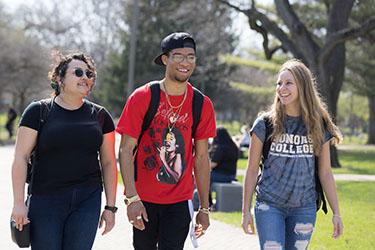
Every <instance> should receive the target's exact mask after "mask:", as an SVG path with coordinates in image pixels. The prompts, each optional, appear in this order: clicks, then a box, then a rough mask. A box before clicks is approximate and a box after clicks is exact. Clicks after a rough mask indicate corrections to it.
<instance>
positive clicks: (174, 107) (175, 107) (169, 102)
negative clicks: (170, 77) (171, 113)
mask: <svg viewBox="0 0 375 250" xmlns="http://www.w3.org/2000/svg"><path fill="white" fill-rule="evenodd" d="M163 86H164V89H165V94H166V99H167V102H168V104H169V106H171V108H172V109H177V108H179V107H181V106H182V105H183V104H184V102H185V99H186V96H187V85H186V88H185V93H184V94H185V95H184V99H183V100H182V102H181V103H180V104H179V105H177V106H173V105H172V103H171V101H170V100H169V94H168V91H167V87H166V86H165V81H163Z"/></svg>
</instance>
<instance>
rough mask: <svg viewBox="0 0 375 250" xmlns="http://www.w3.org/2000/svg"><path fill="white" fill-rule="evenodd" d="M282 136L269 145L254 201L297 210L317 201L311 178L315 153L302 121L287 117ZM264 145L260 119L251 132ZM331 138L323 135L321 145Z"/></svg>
mask: <svg viewBox="0 0 375 250" xmlns="http://www.w3.org/2000/svg"><path fill="white" fill-rule="evenodd" d="M284 127H285V130H284V131H285V133H284V134H282V135H281V137H280V139H279V142H278V144H277V145H275V141H273V142H272V143H271V146H270V151H269V153H268V157H267V160H266V162H265V163H264V168H263V173H262V176H261V178H260V180H259V182H258V185H257V188H256V199H257V200H258V201H265V202H269V203H271V204H274V205H277V206H281V207H299V206H305V205H309V204H311V203H314V202H315V201H316V198H317V194H316V191H315V178H314V163H315V157H314V150H313V144H312V139H311V138H310V137H309V136H307V131H306V127H305V124H304V123H303V120H302V117H301V116H299V117H291V116H287V117H286V119H285V124H284ZM252 133H255V135H256V136H257V137H258V138H259V139H260V141H262V142H263V143H264V142H265V140H266V138H265V136H266V125H265V123H264V120H263V116H261V117H259V118H258V119H257V120H256V121H255V122H254V125H253V127H252V129H251V131H250V134H252ZM332 137H333V136H332V135H331V134H330V133H329V132H327V131H326V133H325V140H324V143H325V142H327V141H328V140H330V139H331V138H332Z"/></svg>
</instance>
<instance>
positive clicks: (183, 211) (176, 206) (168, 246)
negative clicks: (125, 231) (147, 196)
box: [133, 201, 191, 250]
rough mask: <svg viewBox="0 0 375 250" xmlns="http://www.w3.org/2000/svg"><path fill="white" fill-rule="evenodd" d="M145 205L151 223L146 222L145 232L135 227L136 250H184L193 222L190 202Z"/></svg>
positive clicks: (145, 203) (134, 242) (148, 203)
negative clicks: (191, 222)
mask: <svg viewBox="0 0 375 250" xmlns="http://www.w3.org/2000/svg"><path fill="white" fill-rule="evenodd" d="M143 205H144V206H145V208H146V212H147V215H148V219H149V222H145V221H144V223H145V230H143V231H141V230H138V229H136V228H135V227H133V246H134V249H135V250H155V249H158V250H179V249H181V250H182V249H183V248H184V243H185V240H186V237H187V235H188V233H189V225H190V221H191V219H190V213H189V204H188V201H182V202H178V203H172V204H155V203H150V202H145V201H143Z"/></svg>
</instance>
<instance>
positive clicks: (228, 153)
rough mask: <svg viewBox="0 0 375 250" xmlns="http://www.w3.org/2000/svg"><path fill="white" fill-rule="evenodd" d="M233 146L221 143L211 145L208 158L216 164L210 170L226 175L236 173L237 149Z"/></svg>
mask: <svg viewBox="0 0 375 250" xmlns="http://www.w3.org/2000/svg"><path fill="white" fill-rule="evenodd" d="M234 147H235V146H234ZM234 147H231V146H230V145H221V144H219V145H215V146H214V147H213V149H212V151H211V152H210V158H211V161H212V162H216V163H217V166H216V167H215V168H213V169H212V171H215V172H218V173H222V174H227V175H235V174H236V170H237V159H238V151H237V149H236V148H234Z"/></svg>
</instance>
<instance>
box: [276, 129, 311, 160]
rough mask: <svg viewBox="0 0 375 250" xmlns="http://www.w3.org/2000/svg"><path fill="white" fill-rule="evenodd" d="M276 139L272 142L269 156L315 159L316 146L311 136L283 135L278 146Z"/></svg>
mask: <svg viewBox="0 0 375 250" xmlns="http://www.w3.org/2000/svg"><path fill="white" fill-rule="evenodd" d="M275 143H276V141H275V139H274V140H273V141H272V144H271V147H270V151H269V154H270V155H274V156H279V157H288V158H297V157H313V155H314V146H313V141H312V138H311V137H310V136H304V135H294V134H282V135H281V136H280V139H279V142H278V144H277V145H276V144H275Z"/></svg>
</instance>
